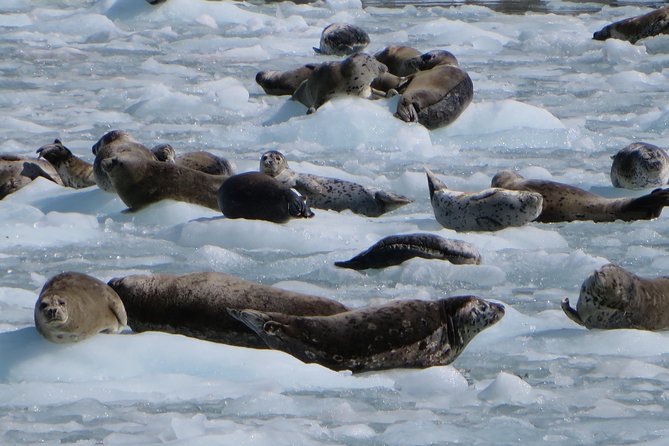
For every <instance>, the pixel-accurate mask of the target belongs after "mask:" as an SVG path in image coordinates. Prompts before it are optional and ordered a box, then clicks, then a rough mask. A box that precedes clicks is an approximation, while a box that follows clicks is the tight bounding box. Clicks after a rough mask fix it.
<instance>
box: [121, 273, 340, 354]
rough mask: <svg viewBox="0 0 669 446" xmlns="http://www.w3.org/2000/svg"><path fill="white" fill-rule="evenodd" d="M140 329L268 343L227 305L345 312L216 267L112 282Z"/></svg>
mask: <svg viewBox="0 0 669 446" xmlns="http://www.w3.org/2000/svg"><path fill="white" fill-rule="evenodd" d="M109 286H111V287H112V288H113V289H114V290H115V291H116V292H117V293H118V295H119V296H120V297H121V300H122V301H123V304H124V305H125V308H126V310H127V312H128V320H129V325H130V328H132V329H133V330H134V331H136V332H142V331H148V330H152V331H153V330H158V331H165V332H168V333H178V334H182V335H186V336H191V337H195V338H199V339H206V340H208V341H214V342H222V343H225V344H231V345H239V346H244V347H256V348H266V345H265V343H264V342H263V341H262V340H261V339H260V338H259V337H258V336H257V335H256V334H255V333H254V332H253V331H251V330H250V329H248V328H247V327H246V326H245V325H244V324H242V323H240V322H238V321H237V320H235V319H234V318H232V317H231V316H230V315H229V314H228V311H227V310H228V309H229V308H237V309H244V308H251V309H255V310H258V311H278V312H284V313H288V314H295V315H303V316H315V315H329V314H335V313H340V312H342V311H347V310H348V308H346V307H345V306H344V305H342V304H340V303H339V302H337V301H334V300H331V299H327V298H324V297H319V296H312V295H307V294H301V293H295V292H292V291H286V290H282V289H280V288H275V287H270V286H266V285H261V284H258V283H254V282H249V281H247V280H243V279H240V278H237V277H234V276H230V275H227V274H223V273H216V272H203V273H191V274H184V275H173V274H153V275H133V276H126V277H119V278H115V279H112V280H110V281H109Z"/></svg>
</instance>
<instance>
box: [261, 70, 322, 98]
mask: <svg viewBox="0 0 669 446" xmlns="http://www.w3.org/2000/svg"><path fill="white" fill-rule="evenodd" d="M317 66H318V64H314V63H309V64H306V65H303V66H301V67H298V68H295V69H292V70H288V71H276V70H266V71H259V72H258V73H256V83H257V84H258V85H260V86H261V87H262V89H263V90H264V91H265V93H267V94H269V95H273V96H283V95H292V94H293V93H295V90H297V87H299V86H300V84H301V83H302V82H304V81H305V80H307V79H308V78H309V76H310V75H311V73H312V72H313V71H314V69H315V68H316V67H317Z"/></svg>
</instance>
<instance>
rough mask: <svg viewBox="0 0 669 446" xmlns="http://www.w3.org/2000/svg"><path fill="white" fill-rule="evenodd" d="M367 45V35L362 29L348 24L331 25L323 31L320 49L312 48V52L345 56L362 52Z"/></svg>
mask: <svg viewBox="0 0 669 446" xmlns="http://www.w3.org/2000/svg"><path fill="white" fill-rule="evenodd" d="M367 45H369V34H367V32H366V31H365V30H364V29H362V28H360V27H359V26H355V25H351V24H348V23H331V24H329V25H328V26H326V27H325V28H324V29H323V32H322V33H321V42H320V48H316V47H314V51H315V52H316V53H318V54H334V55H337V56H347V55H349V54H353V53H357V52H359V51H362V50H363V49H364V48H365V47H366V46H367Z"/></svg>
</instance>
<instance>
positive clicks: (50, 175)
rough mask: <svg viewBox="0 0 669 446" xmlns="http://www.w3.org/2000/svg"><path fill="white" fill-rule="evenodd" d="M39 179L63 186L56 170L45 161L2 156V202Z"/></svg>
mask: <svg viewBox="0 0 669 446" xmlns="http://www.w3.org/2000/svg"><path fill="white" fill-rule="evenodd" d="M37 177H42V178H46V179H47V180H49V181H53V182H54V183H56V184H59V185H61V186H62V185H63V180H62V179H61V178H60V175H58V172H57V171H56V169H54V168H53V166H52V165H51V164H49V163H48V162H46V161H44V160H41V159H31V158H25V157H22V156H18V155H12V154H9V153H5V154H0V200H2V199H3V198H5V197H6V196H7V195H9V194H13V193H14V192H16V191H17V190H19V189H22V188H23V187H25V186H27V185H28V184H30V183H31V182H32V181H33V180H34V179H35V178H37Z"/></svg>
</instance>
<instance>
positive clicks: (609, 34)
mask: <svg viewBox="0 0 669 446" xmlns="http://www.w3.org/2000/svg"><path fill="white" fill-rule="evenodd" d="M659 34H669V6H667V7H664V8H659V9H656V10H655V11H651V12H649V13H648V14H643V15H640V16H636V17H631V18H628V19H624V20H620V21H618V22H615V23H611V24H610V25H606V26H605V27H604V28H602V29H601V30H599V31H597V32H595V33H594V34H593V36H592V38H593V39H595V40H606V39H611V38H613V39H620V40H627V41H629V42H631V43H636V42H637V41H638V40H641V39H645V38H646V37H652V36H657V35H659Z"/></svg>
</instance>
